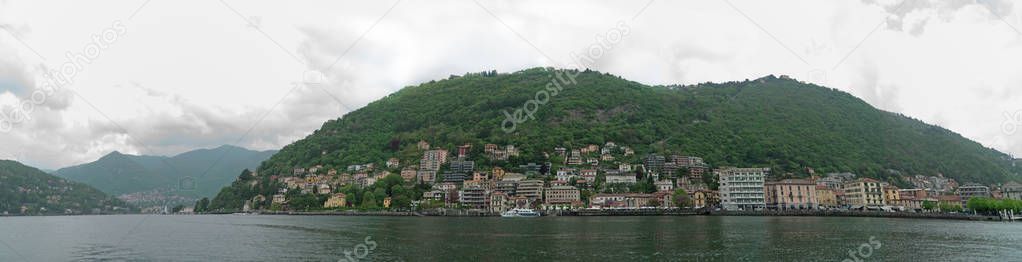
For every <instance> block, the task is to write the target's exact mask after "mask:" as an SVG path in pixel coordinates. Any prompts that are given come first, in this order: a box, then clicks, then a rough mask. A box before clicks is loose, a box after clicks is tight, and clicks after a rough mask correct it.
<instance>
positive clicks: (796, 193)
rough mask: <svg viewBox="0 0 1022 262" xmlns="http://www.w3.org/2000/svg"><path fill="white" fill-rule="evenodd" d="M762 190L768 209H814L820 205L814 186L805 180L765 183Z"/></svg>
mask: <svg viewBox="0 0 1022 262" xmlns="http://www.w3.org/2000/svg"><path fill="white" fill-rule="evenodd" d="M764 189H765V190H764V193H765V195H766V196H765V198H766V199H765V200H766V207H767V208H769V209H778V210H786V209H816V208H817V207H818V206H819V204H820V202H819V200H818V199H817V196H816V184H815V183H813V182H812V181H809V180H806V179H785V180H781V181H771V182H766V183H765V184H764Z"/></svg>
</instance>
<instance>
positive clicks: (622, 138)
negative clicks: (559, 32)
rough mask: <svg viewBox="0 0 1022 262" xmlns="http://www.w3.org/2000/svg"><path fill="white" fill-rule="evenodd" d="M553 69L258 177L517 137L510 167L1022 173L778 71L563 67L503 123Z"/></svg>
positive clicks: (446, 94) (345, 129)
mask: <svg viewBox="0 0 1022 262" xmlns="http://www.w3.org/2000/svg"><path fill="white" fill-rule="evenodd" d="M552 72H554V71H551V70H547V69H542V68H536V69H528V70H524V71H519V72H515V73H510V74H492V73H483V74H469V75H466V76H460V77H454V76H452V77H451V78H450V79H447V80H441V81H431V82H428V83H424V84H421V85H418V86H412V87H406V88H404V89H402V90H401V91H399V92H396V93H394V94H391V95H389V96H387V97H384V98H382V99H380V100H378V101H375V102H372V103H370V104H369V105H367V106H365V107H363V108H361V109H358V110H356V111H354V112H351V113H349V114H347V115H345V116H344V117H342V118H340V119H336V120H331V121H328V122H326V123H325V124H324V125H323V127H322V128H320V129H319V130H317V131H315V132H314V133H313V134H311V135H309V136H308V137H306V138H305V139H302V140H299V141H297V142H295V143H293V144H291V145H288V146H286V147H284V148H283V149H282V150H281V151H280V152H279V153H277V154H276V155H274V156H273V157H272V158H270V159H269V160H267V161H265V162H264V163H263V164H262V165H261V167H260V171H261V172H260V174H289V173H290V172H289V171H290V169H291V168H293V167H296V166H301V167H308V166H312V165H316V164H323V165H326V166H328V167H337V168H341V167H344V166H345V165H350V164H360V163H370V162H374V163H382V162H383V161H384V160H386V159H387V158H389V157H394V156H396V157H400V158H401V159H402V160H404V161H414V160H415V159H416V158H417V157H418V156H417V155H415V154H414V150H407V149H408V148H410V147H412V146H413V145H414V143H416V142H418V141H420V140H426V141H429V142H431V143H432V144H433V145H434V146H441V147H445V148H448V149H453V148H454V147H455V145H461V144H465V143H472V144H476V145H481V144H483V143H495V144H514V145H516V146H518V147H520V148H521V149H522V150H523V153H524V154H523V156H522V157H520V158H517V159H512V160H511V163H507V164H508V167H512V168H514V167H516V166H517V165H515V164H517V163H523V162H538V161H543V159H542V152H552V150H553V148H554V147H557V146H565V147H578V146H582V145H586V144H602V143H604V142H607V141H613V142H615V143H617V144H621V145H628V146H631V147H632V148H634V149H636V151H637V152H638V153H639V154H640V155H641V154H643V153H648V152H661V153H681V154H687V155H696V156H702V157H704V158H705V159H706V161H707V162H708V163H710V164H711V165H714V166H725V165H731V166H768V167H773V168H775V169H778V170H782V171H791V172H797V171H798V170H803V167H812V168H814V169H815V170H816V171H817V172H844V171H849V172H856V173H859V174H862V175H866V176H873V177H881V178H884V177H888V176H890V174H892V172H891V170H896V171H899V172H900V173H901V174H904V175H915V174H923V175H936V174H944V175H945V176H949V177H952V178H955V179H958V180H959V181H965V182H983V183H990V182H997V181H1005V180H1017V179H1018V176H1017V175H1016V174H1017V173H1018V169H1016V168H1015V167H1013V166H1012V165H1011V161H1010V160H1009V156H1008V155H1006V154H1003V153H1000V152H998V151H996V150H993V149H989V148H986V147H984V146H982V145H980V144H979V143H976V142H974V141H971V140H968V139H965V138H963V137H962V136H960V135H959V134H956V133H954V132H951V131H948V130H946V129H943V128H941V127H938V126H934V125H929V124H926V123H923V122H921V121H918V120H915V119H911V118H908V117H905V116H902V115H899V114H895V113H890V112H885V111H881V110H878V109H876V108H874V107H872V106H870V105H869V104H867V103H866V102H864V101H862V100H860V99H858V98H856V97H854V96H852V95H850V94H847V93H844V92H841V91H837V90H834V89H830V88H826V87H821V86H816V85H812V84H805V83H801V82H798V81H796V80H792V79H787V78H777V77H773V76H768V77H764V78H761V79H757V80H753V81H749V80H746V81H741V82H728V83H719V84H715V83H707V84H700V85H694V86H646V85H642V84H640V83H636V82H632V81H628V80H625V79H622V78H620V77H617V76H612V75H609V74H603V73H599V72H593V71H586V72H577V71H558V72H562V73H569V74H577V76H576V77H574V81H575V82H577V83H576V84H568V85H564V87H563V89H562V90H559V91H558V92H557V94H556V95H554V94H553V92H552V91H548V92H547V94H550V98H549V101H548V102H547V103H545V104H542V105H539V106H538V110H536V111H535V114H534V117H535V119H529V120H527V121H525V122H524V123H521V124H518V125H517V126H516V127H515V131H514V132H511V133H506V132H505V131H503V130H502V128H501V125H502V122H503V121H505V119H506V118H507V117H506V116H505V113H504V112H505V110H506V111H507V112H510V113H512V114H513V113H514V111H515V110H517V109H521V108H522V106H523V104H525V103H526V102H527V101H529V100H530V99H535V98H537V97H536V95H537V92H540V91H542V90H547V88H546V87H547V86H548V84H549V83H551V81H554V80H552V79H558V78H552V77H553V73H552ZM562 78H563V77H562ZM557 82H558V83H560V82H561V81H557ZM540 99H541V100H542V97H540ZM531 108H532V105H530V109H531ZM508 126H509V125H508ZM474 149H475V148H474ZM405 163H407V162H405Z"/></svg>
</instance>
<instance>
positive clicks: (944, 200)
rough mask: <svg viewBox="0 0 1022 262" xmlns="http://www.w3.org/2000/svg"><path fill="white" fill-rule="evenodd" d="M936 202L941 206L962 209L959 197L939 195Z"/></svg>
mask: <svg viewBox="0 0 1022 262" xmlns="http://www.w3.org/2000/svg"><path fill="white" fill-rule="evenodd" d="M937 201H938V202H939V204H940V205H943V206H952V207H957V208H962V207H964V205H963V203H964V202H963V201H962V197H961V196H959V195H941V196H937Z"/></svg>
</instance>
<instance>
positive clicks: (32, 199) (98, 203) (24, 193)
mask: <svg viewBox="0 0 1022 262" xmlns="http://www.w3.org/2000/svg"><path fill="white" fill-rule="evenodd" d="M22 211H24V212H22ZM128 211H130V210H129V208H128V206H127V205H126V204H125V203H124V202H121V201H120V200H117V199H116V198H113V197H110V196H107V195H106V194H104V193H103V192H100V191H99V190H96V189H95V188H92V187H90V186H88V185H85V184H81V183H77V182H71V181H67V180H65V179H63V178H59V177H56V176H53V175H50V174H46V173H44V172H43V171H40V170H38V169H35V168H33V167H29V166H25V165H22V164H21V163H18V162H15V161H9V160H0V213H4V212H6V213H7V214H10V215H20V214H25V215H44V214H98V213H123V212H128Z"/></svg>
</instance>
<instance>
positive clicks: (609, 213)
mask: <svg viewBox="0 0 1022 262" xmlns="http://www.w3.org/2000/svg"><path fill="white" fill-rule="evenodd" d="M542 212H543V216H544V217H613V216H760V217H876V218H909V219H941V220H965V221H997V222H1000V221H1006V220H1002V219H1000V218H999V217H997V216H986V215H970V214H964V213H957V214H951V213H911V212H881V211H876V212H869V211H826V210H820V211H710V210H663V209H650V210H613V209H608V210H588V209H583V210H560V211H556V212H551V211H542ZM223 214H230V213H223ZM246 214H251V215H275V216H380V217H500V214H495V213H485V212H472V211H468V210H447V211H442V212H437V211H433V212H398V211H277V212H252V213H246Z"/></svg>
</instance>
